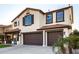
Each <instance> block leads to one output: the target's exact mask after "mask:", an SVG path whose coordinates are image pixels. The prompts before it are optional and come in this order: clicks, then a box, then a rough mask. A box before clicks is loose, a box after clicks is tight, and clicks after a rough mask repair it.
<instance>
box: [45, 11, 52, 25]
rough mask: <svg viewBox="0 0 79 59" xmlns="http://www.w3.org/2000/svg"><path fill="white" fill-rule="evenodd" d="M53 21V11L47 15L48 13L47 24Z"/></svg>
mask: <svg viewBox="0 0 79 59" xmlns="http://www.w3.org/2000/svg"><path fill="white" fill-rule="evenodd" d="M52 22H53V15H52V13H51V12H50V13H47V15H46V24H50V23H52Z"/></svg>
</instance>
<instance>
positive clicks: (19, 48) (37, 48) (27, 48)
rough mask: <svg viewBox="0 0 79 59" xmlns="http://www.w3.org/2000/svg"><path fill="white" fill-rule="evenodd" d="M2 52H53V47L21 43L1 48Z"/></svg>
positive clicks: (0, 51)
mask: <svg viewBox="0 0 79 59" xmlns="http://www.w3.org/2000/svg"><path fill="white" fill-rule="evenodd" d="M0 54H53V51H52V47H42V46H32V45H20V46H13V47H8V48H0Z"/></svg>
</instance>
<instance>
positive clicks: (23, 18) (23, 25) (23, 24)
mask: <svg viewBox="0 0 79 59" xmlns="http://www.w3.org/2000/svg"><path fill="white" fill-rule="evenodd" d="M24 22H25V19H24V17H23V26H24V25H25V23H24Z"/></svg>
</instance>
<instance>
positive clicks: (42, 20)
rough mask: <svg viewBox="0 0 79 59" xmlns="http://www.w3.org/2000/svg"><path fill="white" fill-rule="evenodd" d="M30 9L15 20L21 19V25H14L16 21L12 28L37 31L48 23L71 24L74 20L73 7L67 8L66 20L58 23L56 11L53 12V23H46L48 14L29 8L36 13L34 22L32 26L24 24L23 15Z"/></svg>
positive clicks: (32, 12)
mask: <svg viewBox="0 0 79 59" xmlns="http://www.w3.org/2000/svg"><path fill="white" fill-rule="evenodd" d="M27 12H28V10H26V11H25V12H24V13H23V14H22V15H21V16H20V17H19V18H16V20H14V22H15V21H19V23H20V24H19V26H17V27H14V22H12V28H13V29H15V28H19V29H21V32H31V31H36V30H37V29H39V28H40V27H42V26H47V25H54V24H66V25H71V24H72V23H71V21H72V13H71V8H69V9H65V10H64V22H57V23H56V12H53V13H52V15H53V19H52V20H53V23H51V24H46V14H42V13H40V12H39V11H34V10H29V12H30V14H34V24H32V25H31V26H23V17H24V16H25V15H26V13H27ZM70 15H71V20H70Z"/></svg>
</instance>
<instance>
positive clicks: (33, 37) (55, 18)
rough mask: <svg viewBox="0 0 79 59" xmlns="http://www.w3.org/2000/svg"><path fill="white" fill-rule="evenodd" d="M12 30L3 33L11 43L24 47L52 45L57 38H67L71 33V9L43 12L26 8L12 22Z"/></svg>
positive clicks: (70, 7)
mask: <svg viewBox="0 0 79 59" xmlns="http://www.w3.org/2000/svg"><path fill="white" fill-rule="evenodd" d="M11 22H12V30H9V31H6V32H5V43H7V41H8V38H6V36H7V35H8V34H10V35H11V38H12V43H15V44H24V45H43V46H48V45H53V44H54V43H55V42H56V40H57V39H58V38H61V37H67V36H69V34H70V33H71V32H72V23H73V7H72V6H68V7H65V8H61V9H57V10H53V11H50V12H46V13H45V12H43V11H42V10H39V9H34V8H26V9H25V10H23V11H22V12H21V13H20V14H19V15H18V16H16V17H15V18H14V19H13V20H12V21H11Z"/></svg>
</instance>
